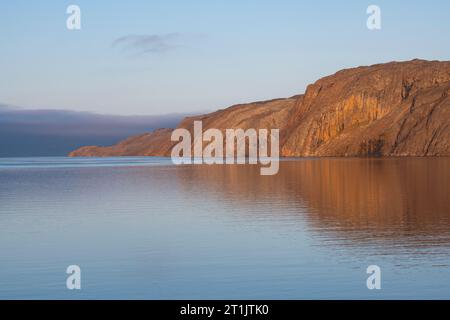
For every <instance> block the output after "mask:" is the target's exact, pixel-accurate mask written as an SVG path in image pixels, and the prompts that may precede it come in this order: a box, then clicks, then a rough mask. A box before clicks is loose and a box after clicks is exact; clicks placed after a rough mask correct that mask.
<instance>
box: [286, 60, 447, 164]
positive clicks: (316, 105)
mask: <svg viewBox="0 0 450 320" xmlns="http://www.w3.org/2000/svg"><path fill="white" fill-rule="evenodd" d="M449 90H450V62H428V61H420V60H413V61H410V62H401V63H396V62H394V63H388V64H380V65H374V66H370V67H360V68H355V69H349V70H343V71H340V72H338V73H336V74H334V75H332V76H329V77H325V78H323V79H320V80H319V81H317V82H316V83H314V84H312V85H310V86H309V87H308V88H307V90H306V94H305V96H304V99H303V100H302V101H299V102H298V103H297V106H296V108H295V111H294V112H293V114H292V117H291V118H290V119H291V120H290V122H289V123H288V125H287V126H286V128H285V130H286V132H287V136H288V138H287V140H286V141H285V143H284V145H283V149H282V154H284V155H286V156H366V155H373V156H387V155H394V156H401V155H411V156H427V155H450V126H449V125H450V100H449V97H448V94H449Z"/></svg>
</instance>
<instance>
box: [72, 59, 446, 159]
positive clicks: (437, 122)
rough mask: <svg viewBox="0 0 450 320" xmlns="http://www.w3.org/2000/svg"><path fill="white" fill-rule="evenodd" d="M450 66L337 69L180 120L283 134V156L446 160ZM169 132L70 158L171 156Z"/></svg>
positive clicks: (432, 63) (407, 64)
mask: <svg viewBox="0 0 450 320" xmlns="http://www.w3.org/2000/svg"><path fill="white" fill-rule="evenodd" d="M449 93H450V62H448V61H445V62H441V61H425V60H417V59H416V60H412V61H407V62H390V63H385V64H377V65H373V66H367V67H358V68H352V69H346V70H341V71H339V72H337V73H335V74H334V75H331V76H328V77H324V78H322V79H320V80H318V81H317V82H315V83H314V84H311V85H309V86H308V87H307V89H306V92H305V94H304V95H298V96H294V97H291V98H286V99H275V100H270V101H262V102H255V103H249V104H242V105H235V106H232V107H229V108H227V109H224V110H218V111H216V112H213V113H210V114H206V115H201V116H195V117H188V118H185V119H184V120H183V121H181V123H180V124H179V125H178V127H179V128H186V129H189V130H191V131H192V128H193V122H194V121H195V120H201V121H202V122H203V128H204V130H207V129H208V128H217V129H221V130H224V129H226V128H229V129H235V128H241V129H249V128H253V129H257V130H258V129H280V134H281V143H280V147H281V155H282V156H296V157H304V156H449V155H450V98H449ZM171 131H172V130H169V129H167V130H157V131H154V132H152V133H147V134H143V135H139V136H134V137H131V138H128V139H127V140H124V141H121V142H119V143H118V144H116V145H113V146H111V147H96V146H89V147H82V148H79V149H77V150H75V151H73V152H71V153H70V154H69V156H72V157H74V156H89V157H107V156H125V155H127V156H170V150H171V148H172V146H173V145H174V144H175V143H174V142H172V141H171V140H170V135H171Z"/></svg>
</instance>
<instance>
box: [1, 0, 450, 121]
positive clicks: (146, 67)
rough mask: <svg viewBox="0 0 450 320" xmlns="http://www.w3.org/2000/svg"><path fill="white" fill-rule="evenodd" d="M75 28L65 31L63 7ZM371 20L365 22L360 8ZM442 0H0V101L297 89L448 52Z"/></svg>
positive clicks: (195, 106) (448, 7) (206, 107)
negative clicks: (372, 8) (377, 25)
mask: <svg viewBox="0 0 450 320" xmlns="http://www.w3.org/2000/svg"><path fill="white" fill-rule="evenodd" d="M72 4H75V5H78V6H79V7H80V9H81V30H68V29H67V27H66V20H67V18H68V17H69V15H68V14H67V13H66V9H67V7H68V6H69V5H72ZM372 4H375V5H378V6H379V7H380V9H381V29H380V30H369V29H368V28H367V26H366V20H367V18H368V17H369V15H368V14H367V13H366V9H367V7H368V6H369V5H372ZM449 33H450V2H449V1H444V0H442V1H432V0H431V1H398V0H397V1H392V0H390V1H378V0H370V1H364V0H358V1H331V0H330V1H323V0H317V1H300V0H297V1H294V0H278V1H275V0H273V1H265V0H227V1H225V0H222V1H219V0H203V1H200V0H190V1H186V0H164V1H154V0H153V1H152V0H146V1H144V0H128V1H103V0H95V1H92V0H72V1H61V0H53V1H49V0H41V1H32V2H31V1H29V0H15V1H2V2H1V3H0V41H1V47H0V72H1V77H0V104H6V105H13V106H20V107H25V108H30V109H69V110H76V111H89V112H96V113H105V114H121V115H141V114H142V115H156V114H167V113H187V112H195V111H210V110H216V109H219V108H224V107H227V106H230V105H232V104H236V103H244V102H252V101H258V100H265V99H272V98H278V97H289V96H292V95H295V94H299V93H303V92H304V90H305V88H306V86H307V85H308V84H309V83H312V82H314V81H316V80H317V79H319V78H320V77H323V76H326V75H329V74H333V73H335V72H336V71H338V70H340V69H343V68H349V67H355V66H359V65H370V64H375V63H381V62H388V61H393V60H410V59H414V58H422V59H428V60H450V41H449V39H450V37H449Z"/></svg>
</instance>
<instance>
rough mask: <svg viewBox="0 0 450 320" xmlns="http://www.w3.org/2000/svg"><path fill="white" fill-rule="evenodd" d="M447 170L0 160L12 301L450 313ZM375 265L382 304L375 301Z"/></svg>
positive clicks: (418, 161) (349, 163)
mask: <svg viewBox="0 0 450 320" xmlns="http://www.w3.org/2000/svg"><path fill="white" fill-rule="evenodd" d="M449 168H450V159H449V158H430V159H425V158H408V159H397V158H395V159H300V160H286V161H282V162H281V163H280V171H279V173H278V174H277V175H275V176H260V175H259V172H260V171H259V169H260V168H259V165H245V166H242V165H232V166H230V165H222V166H207V165H204V166H203V165H200V166H199V165H192V166H188V165H185V166H174V165H172V164H171V162H170V159H165V158H108V159H68V158H22V159H20V158H17V159H0V298H3V299H18V298H25V299H32V298H39V299H46V298H56V299H71V298H75V299H87V298H95V299H100V298H113V299H115V298H129V299H247V298H249V299H302V298H306V299H309V298H323V299H335V298H351V299H354V298H360V299H372V298H373V299H383V298H384V299H386V298H397V299H398V298H406V299H408V298H425V299H429V298H438V299H439V298H447V299H448V298H450V288H449V286H450V197H449V194H450V192H449V190H450V189H449V186H450V170H449ZM73 264H75V265H79V266H80V267H81V270H82V277H81V279H82V289H81V290H79V291H76V290H75V291H69V290H67V289H66V277H67V274H66V273H65V271H66V268H67V266H69V265H73ZM373 264H375V265H378V266H380V267H381V271H382V277H381V279H382V280H381V281H382V289H381V290H368V289H367V287H366V279H367V277H368V275H367V274H366V268H367V266H369V265H373Z"/></svg>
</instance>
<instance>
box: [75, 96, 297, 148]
mask: <svg viewBox="0 0 450 320" xmlns="http://www.w3.org/2000/svg"><path fill="white" fill-rule="evenodd" d="M298 99H301V96H296V97H292V98H287V99H275V100H270V101H261V102H253V103H248V104H239V105H235V106H232V107H229V108H227V109H224V110H218V111H216V112H213V113H209V114H205V115H200V116H194V117H187V118H185V119H183V121H181V123H180V124H179V125H178V128H184V129H188V130H189V131H191V133H192V132H193V124H194V121H202V125H203V130H207V129H209V128H215V129H221V130H225V129H233V128H241V129H249V128H255V129H257V128H267V129H277V128H282V127H283V126H285V124H286V123H287V121H288V118H289V116H290V115H291V114H292V109H293V107H294V106H295V103H296V102H297V101H298ZM171 132H172V130H171V129H160V130H157V131H154V132H152V133H146V134H143V135H138V136H134V137H130V138H128V139H126V140H124V141H121V142H119V143H118V144H116V145H114V146H111V147H96V146H88V147H81V148H79V149H77V150H75V151H73V152H71V153H70V154H69V156H70V157H109V156H170V154H171V149H172V147H173V145H174V144H176V143H177V142H172V141H171V140H170V136H171ZM192 136H193V134H192Z"/></svg>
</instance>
